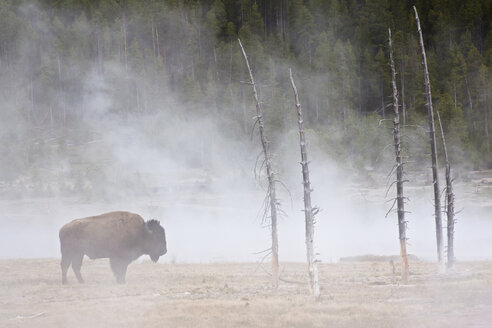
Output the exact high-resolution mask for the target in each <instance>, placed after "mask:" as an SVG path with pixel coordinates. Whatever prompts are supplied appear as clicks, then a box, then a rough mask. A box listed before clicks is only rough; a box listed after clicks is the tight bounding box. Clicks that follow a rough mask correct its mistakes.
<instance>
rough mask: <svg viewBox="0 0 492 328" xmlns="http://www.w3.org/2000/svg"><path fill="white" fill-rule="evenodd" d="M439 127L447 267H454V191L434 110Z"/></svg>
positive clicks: (446, 153)
mask: <svg viewBox="0 0 492 328" xmlns="http://www.w3.org/2000/svg"><path fill="white" fill-rule="evenodd" d="M436 113H437V119H438V121H439V127H440V128H441V136H442V146H443V149H444V160H445V161H446V215H447V218H448V224H447V228H448V233H447V237H448V269H452V268H453V267H454V262H455V260H454V223H455V220H454V193H453V179H452V178H451V165H450V164H449V159H448V149H447V147H446V139H445V138H444V130H443V129H442V124H441V117H440V116H439V111H436Z"/></svg>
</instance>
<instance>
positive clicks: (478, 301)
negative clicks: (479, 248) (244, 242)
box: [0, 258, 492, 328]
mask: <svg viewBox="0 0 492 328" xmlns="http://www.w3.org/2000/svg"><path fill="white" fill-rule="evenodd" d="M410 268H411V273H412V275H411V279H410V282H409V284H408V285H401V284H398V281H396V283H393V274H392V267H391V265H390V264H389V263H388V262H357V263H355V262H354V263H337V264H323V263H321V264H320V266H319V269H320V270H319V271H320V273H319V274H320V283H321V292H322V299H321V301H320V302H315V301H314V300H313V299H312V298H311V297H310V295H309V291H308V289H307V286H306V285H305V284H303V283H302V282H303V281H304V280H305V279H306V274H305V273H306V270H305V269H306V267H305V265H304V264H302V263H282V264H281V277H282V278H283V279H284V280H285V281H283V282H281V284H280V287H279V288H278V289H277V290H274V289H272V288H271V287H270V278H269V275H268V274H267V273H266V271H268V270H269V267H268V264H267V263H266V264H263V266H262V267H258V265H257V264H253V263H251V264H234V263H216V264H161V263H159V264H153V263H151V262H148V261H143V262H140V263H132V264H131V265H130V266H129V271H128V275H127V283H126V285H117V284H116V283H115V282H114V278H113V276H112V273H111V271H110V269H109V264H108V261H107V260H96V261H91V260H88V259H87V258H86V259H85V260H84V265H83V267H82V274H83V275H84V278H85V280H86V283H85V284H83V285H79V284H78V283H76V282H75V277H74V275H73V272H72V271H70V273H69V285H66V286H62V285H61V284H60V270H59V264H58V260H56V259H32V260H29V259H22V260H0V327H41V328H42V327H84V328H85V327H433V328H434V327H484V328H485V327H492V262H464V263H459V264H458V265H457V268H456V272H455V273H453V274H446V275H438V274H436V270H437V267H436V264H435V263H425V262H413V263H411V267H410ZM396 270H397V275H398V273H399V268H398V266H397V268H396ZM396 280H398V279H396ZM286 281H289V282H286Z"/></svg>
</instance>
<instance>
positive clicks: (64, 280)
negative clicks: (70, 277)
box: [60, 254, 72, 285]
mask: <svg viewBox="0 0 492 328" xmlns="http://www.w3.org/2000/svg"><path fill="white" fill-rule="evenodd" d="M70 263H72V259H71V258H70V257H69V256H68V255H66V254H65V255H63V254H62V259H61V263H60V266H61V270H62V284H64V285H65V284H66V283H67V270H68V268H69V267H70Z"/></svg>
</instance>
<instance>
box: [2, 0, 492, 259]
mask: <svg viewBox="0 0 492 328" xmlns="http://www.w3.org/2000/svg"><path fill="white" fill-rule="evenodd" d="M28 10H31V11H32V10H37V9H36V8H33V7H29V8H28ZM169 15H172V13H170V14H169ZM79 28H80V29H82V30H83V29H85V28H88V27H87V26H83V25H81V26H80V27H79ZM43 33H45V35H44V36H43V38H45V39H49V38H51V37H55V36H53V35H49V33H50V32H49V31H44V32H43ZM18 41H19V43H20V44H24V45H25V47H26V49H25V51H23V53H24V54H25V56H26V57H27V56H28V54H29V53H30V52H31V48H30V47H32V46H33V45H32V43H30V42H32V40H29V39H28V38H27V37H26V36H25V35H23V34H20V35H19V36H18ZM234 46H236V45H234ZM26 61H28V59H27V58H26ZM64 65H66V66H74V67H76V68H77V69H79V70H81V71H84V74H80V81H79V82H80V83H81V85H82V86H83V87H82V90H83V94H79V95H78V98H77V101H78V103H77V105H73V104H72V105H73V106H72V107H73V109H72V112H71V113H69V114H67V115H69V116H70V115H72V117H77V120H74V121H75V122H76V123H75V125H74V126H70V127H65V128H64V129H65V130H64V132H63V133H60V134H57V133H56V132H53V131H54V129H53V128H52V127H44V128H43V127H41V128H39V129H33V127H32V124H31V123H28V122H26V121H25V120H23V117H24V114H22V115H21V113H22V112H23V111H25V110H26V108H28V107H29V106H30V105H29V102H30V101H31V100H33V101H34V102H35V101H36V98H37V96H36V95H34V96H33V97H32V98H31V99H29V97H28V96H29V94H28V93H25V92H20V91H19V92H17V93H11V94H3V95H2V103H1V105H0V111H1V115H2V121H1V123H0V124H1V129H2V130H4V131H13V132H11V133H13V134H16V135H21V136H29V138H31V137H32V138H33V140H38V141H34V142H33V141H32V140H30V141H29V142H30V144H29V145H21V146H18V144H19V143H17V144H15V145H14V144H12V147H11V149H10V150H9V152H7V154H8V155H7V156H6V157H4V158H3V159H2V161H5V162H11V161H14V160H15V159H17V158H20V157H22V156H25V155H24V153H25V152H26V148H28V147H34V145H37V143H39V142H41V141H39V140H44V141H43V142H45V143H46V144H48V148H49V147H51V146H49V145H50V144H49V142H50V141H49V139H50V136H51V135H53V138H55V139H56V140H57V141H56V142H57V143H56V144H53V146H52V148H53V149H58V151H56V152H55V154H54V155H53V154H51V155H50V156H48V155H46V154H45V155H39V157H38V159H37V160H38V161H39V163H41V164H39V166H38V168H39V169H38V170H37V171H36V173H35V172H34V171H33V170H25V172H21V173H19V174H17V175H16V177H15V178H13V179H10V180H9V179H6V181H5V182H2V199H1V200H0V213H1V214H0V257H1V258H44V257H50V258H58V257H59V256H60V255H59V240H58V230H59V229H60V227H61V226H62V225H63V224H65V223H67V222H69V221H70V220H72V219H75V218H81V217H85V216H92V215H97V214H102V213H104V212H108V211H114V210H125V211H131V212H135V213H138V214H140V215H141V216H142V217H143V218H144V219H158V220H160V221H161V223H162V225H163V226H164V227H165V229H166V234H167V243H168V253H167V254H166V255H165V256H164V257H162V258H161V259H160V262H163V263H174V262H185V263H186V262H199V263H208V262H223V261H232V262H243V261H244V262H246V261H247V262H255V261H260V260H261V259H262V258H263V256H264V254H265V253H262V252H263V251H264V250H266V249H268V248H269V247H270V229H269V227H268V218H266V219H265V218H264V217H263V210H264V209H263V208H262V206H263V202H264V198H265V193H266V186H265V176H264V172H262V173H260V174H259V177H256V174H255V167H256V166H257V165H256V163H257V156H258V154H259V151H260V148H259V139H258V136H257V134H256V133H253V134H252V137H250V136H249V134H250V132H251V130H252V129H253V128H254V120H253V119H250V118H252V117H254V115H255V112H254V110H255V109H254V106H253V104H252V103H251V102H249V101H246V105H245V115H244V117H246V121H245V122H246V126H247V130H248V131H247V132H246V133H237V131H238V130H241V129H242V127H243V126H244V121H238V120H234V119H233V118H234V117H232V116H227V115H226V114H224V112H220V111H219V110H218V109H217V108H214V107H213V106H209V105H208V104H206V103H205V102H203V103H202V102H198V104H197V103H193V104H191V103H190V102H188V101H185V100H184V98H183V97H182V95H180V91H179V90H178V89H179V86H175V85H174V86H173V85H162V86H161V87H160V89H159V92H158V94H156V95H147V98H144V100H142V101H143V104H138V105H137V106H142V108H143V107H145V110H143V109H142V110H141V111H139V112H136V110H134V113H133V114H128V113H126V112H125V111H126V110H128V108H130V109H135V108H133V107H135V105H134V103H128V102H126V100H125V99H122V97H121V96H122V94H125V93H126V92H121V89H124V87H125V84H124V83H125V81H126V80H127V79H133V80H135V81H139V82H138V83H140V84H139V85H141V88H140V89H139V90H140V91H139V90H137V94H138V93H139V92H141V93H142V94H143V93H144V92H145V89H146V88H147V87H148V86H149V85H151V84H152V83H153V81H151V80H150V78H148V77H145V76H141V75H139V76H133V74H136V73H135V72H132V71H131V70H130V71H127V70H126V69H125V67H124V64H123V63H122V62H121V61H119V60H114V59H105V62H104V67H105V71H104V74H101V73H100V72H99V71H98V67H97V65H95V64H94V63H87V62H83V63H77V62H71V63H65V64H64ZM286 65H287V63H283V64H282V65H278V67H280V68H281V70H279V71H278V72H276V74H279V75H280V74H284V75H286V76H287V74H288V71H287V70H286V69H284V68H286V67H287V66H286ZM241 69H245V67H244V66H243V67H242V68H241ZM31 73H32V72H30V71H29V69H28V68H27V67H26V72H24V73H23V74H24V75H25V78H24V79H23V81H24V83H25V85H22V86H21V87H22V88H24V89H26V90H27V89H29V87H28V86H27V84H28V81H29V79H30V77H29V76H30V74H31ZM260 73H261V72H260ZM16 74H17V73H16ZM19 74H20V73H19ZM61 74H64V73H63V72H62V73H61ZM67 74H68V73H67ZM300 74H303V73H302V72H301V73H300ZM8 78H9V77H8V76H5V75H4V76H3V77H2V83H3V84H6V83H7V82H6V81H7V80H8ZM259 81H260V84H261V82H262V81H261V78H260V79H259ZM236 82H237V83H238V85H239V82H240V80H239V79H238V81H236ZM219 87H220V86H219ZM241 88H244V92H245V94H246V97H248V96H249V95H250V90H249V86H248V85H243V86H241ZM265 88H267V87H265ZM57 92H62V91H60V90H58V91H57ZM132 92H133V91H132ZM286 92H290V90H287V91H286ZM33 93H34V94H35V92H33ZM149 93H150V91H149ZM265 94H266V92H265ZM309 95H310V94H309V91H307V90H306V93H304V94H303V93H302V90H301V94H300V97H301V103H302V102H303V99H306V98H308V97H309ZM265 97H267V95H265ZM52 99H63V96H61V95H60V94H58V93H55V94H54V95H53V96H52ZM123 107H126V109H125V110H120V109H121V108H123ZM272 107H274V105H273V104H271V103H270V104H267V106H266V110H267V111H268V110H269V109H271V108H272ZM33 108H34V109H36V110H38V111H39V113H37V114H36V112H35V111H33V112H32V113H31V115H40V116H41V117H44V116H43V115H44V113H45V112H44V111H43V109H46V108H49V106H46V104H42V103H39V104H38V103H35V104H34V106H33ZM238 108H240V106H236V107H234V106H232V107H231V110H236V111H239V110H240V109H238ZM289 108H290V109H289ZM241 110H242V109H241ZM306 111H307V112H308V113H309V112H311V113H312V112H313V110H312V109H310V108H307V109H306ZM135 112H136V113H135ZM57 115H58V116H57ZM60 115H62V114H61V112H58V113H55V115H54V116H55V120H56V118H59V117H61V116H60ZM269 115H271V114H269V113H267V115H266V117H267V119H268V117H269ZM238 117H241V120H242V117H243V116H242V114H241V115H239V114H238V115H237V116H235V118H236V119H237V118H238ZM39 120H41V118H39ZM282 120H283V121H284V129H283V130H282V131H278V130H276V131H271V130H268V126H269V125H268V122H267V129H266V134H267V135H268V136H270V138H271V140H272V143H271V150H272V152H273V154H274V158H273V166H274V170H275V171H276V172H277V174H278V175H277V177H278V179H279V180H280V181H282V183H283V185H281V184H277V188H278V189H279V200H280V202H281V208H282V210H283V211H284V212H285V214H286V215H285V216H283V217H282V218H281V219H280V221H279V257H280V261H305V252H306V251H305V242H304V215H303V212H302V206H303V205H302V197H303V195H302V186H301V182H302V175H301V168H300V165H299V161H300V153H299V141H298V135H297V121H296V116H295V112H294V106H293V99H292V103H291V105H290V107H287V109H286V111H285V112H284V113H283V118H282ZM43 122H44V121H43ZM373 123H374V127H377V125H378V120H377V119H375V120H374V122H373ZM35 125H37V126H42V125H43V124H35ZM327 129H328V128H327ZM330 131H337V130H336V129H335V130H330ZM74 135H77V137H74ZM81 135H82V136H81ZM29 138H28V137H26V139H29ZM307 138H308V142H309V145H308V152H309V157H310V160H311V163H310V170H311V183H312V186H313V188H314V192H313V194H312V199H313V205H316V206H318V207H319V208H320V209H321V211H320V212H319V214H318V215H317V216H316V225H315V251H316V253H318V258H319V259H320V260H321V261H323V262H336V261H338V260H339V259H340V258H341V257H345V256H352V255H360V254H378V255H395V254H399V242H398V229H397V219H396V213H394V212H391V213H390V214H389V215H388V216H387V217H386V213H387V212H388V210H389V209H390V207H391V204H392V201H391V199H392V197H394V196H392V195H394V194H395V191H394V189H392V190H391V191H390V193H389V194H388V196H385V194H386V189H387V185H388V184H387V182H386V177H385V174H388V173H389V170H390V169H391V165H390V164H388V163H390V162H387V161H386V160H387V159H389V160H390V161H391V158H392V149H391V148H389V149H388V150H386V151H384V150H383V149H381V148H380V147H379V144H375V145H374V149H369V150H368V149H364V151H365V152H371V153H380V152H385V155H384V158H385V163H386V164H384V165H383V164H382V163H381V162H379V164H380V165H381V166H382V167H380V168H377V169H374V168H367V167H358V165H354V164H353V163H344V162H343V161H341V160H340V159H339V158H337V155H336V153H334V152H331V151H330V150H329V149H327V148H326V147H324V146H323V143H324V142H325V139H323V138H320V137H319V135H318V134H317V133H315V131H314V130H309V131H308V134H307ZM330 138H331V139H333V140H337V138H338V136H337V135H333V136H331V137H330ZM2 139H3V140H2V144H3V145H2V147H7V148H8V147H9V145H8V143H10V142H13V141H12V139H9V138H7V135H6V134H4V137H2ZM64 139H66V140H64ZM388 140H390V141H391V139H388ZM26 142H27V141H26ZM62 144H63V145H64V146H63V147H65V150H63V151H60V150H59V149H60V147H62V146H60V145H62ZM50 149H51V148H50ZM356 151H357V150H356ZM2 153H4V154H5V152H2ZM27 153H28V156H29V151H27ZM259 162H260V163H261V158H260V160H259ZM372 164H373V163H371V164H369V163H368V166H371V165H372ZM11 166H12V167H15V162H14V164H12V163H9V164H6V163H4V164H3V165H2V168H3V170H11V169H12V168H11ZM81 166H84V169H83V170H82V171H83V172H84V173H83V174H79V173H77V174H76V173H75V172H78V170H80V167H81ZM425 169H426V168H420V169H419V170H416V169H415V168H412V169H411V170H413V171H411V172H410V173H409V180H410V182H409V183H408V184H407V185H406V186H407V187H408V189H406V191H405V192H408V195H409V197H410V200H409V202H408V203H407V204H406V210H408V211H410V212H411V213H409V214H407V220H408V233H407V236H408V238H409V241H408V243H409V246H408V252H409V253H411V254H414V255H416V256H417V257H419V258H421V259H425V260H431V261H435V258H436V246H435V224H434V218H433V212H434V209H433V204H432V190H431V188H430V184H429V183H428V181H427V183H424V182H425V181H424V182H423V181H422V179H420V177H421V175H425V173H424V172H425ZM12 170H13V169H12ZM428 170H429V171H430V169H428ZM2 173H3V174H2V175H8V174H7V172H2ZM392 179H393V178H390V183H391V180H392ZM7 180H8V181H7ZM484 194H485V195H486V193H484V192H482V191H481V190H478V189H476V185H475V182H474V181H473V180H467V181H458V186H457V188H456V198H457V202H458V204H457V208H458V209H462V212H460V214H459V215H458V217H457V220H458V222H457V225H456V234H455V238H456V241H455V254H456V257H457V259H458V260H459V261H460V260H472V259H490V258H492V247H490V246H491V245H492V220H491V219H492V217H491V214H490V213H491V212H490V209H491V206H492V204H491V202H490V197H489V198H487V197H485V198H480V197H482V196H483V195H484ZM143 259H146V258H144V257H143ZM266 261H268V258H267V259H266Z"/></svg>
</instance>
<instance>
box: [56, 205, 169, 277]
mask: <svg viewBox="0 0 492 328" xmlns="http://www.w3.org/2000/svg"><path fill="white" fill-rule="evenodd" d="M60 248H61V254H62V259H61V270H62V283H63V284H66V283H67V270H68V267H69V266H70V264H72V269H73V272H74V273H75V276H76V277H77V279H78V281H79V282H80V283H83V282H84V280H83V279H82V275H81V274H80V267H81V266H82V259H83V258H84V255H87V256H88V257H89V258H91V259H98V258H109V262H110V264H111V269H112V270H113V273H114V275H115V277H116V280H117V281H118V283H124V282H125V275H126V269H127V267H128V264H130V262H132V261H134V260H136V259H137V258H139V257H140V256H141V255H144V254H148V255H149V256H150V258H151V259H152V261H154V262H157V260H159V257H160V256H161V255H164V254H166V252H167V248H166V233H165V231H164V228H163V227H162V226H161V225H160V223H159V221H156V220H149V221H147V222H145V221H144V220H143V219H142V217H141V216H140V215H138V214H134V213H129V212H110V213H106V214H102V215H98V216H91V217H87V218H83V219H76V220H73V221H71V222H69V223H67V224H65V225H64V226H63V227H62V228H61V229H60Z"/></svg>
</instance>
